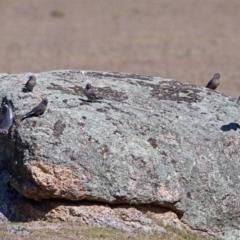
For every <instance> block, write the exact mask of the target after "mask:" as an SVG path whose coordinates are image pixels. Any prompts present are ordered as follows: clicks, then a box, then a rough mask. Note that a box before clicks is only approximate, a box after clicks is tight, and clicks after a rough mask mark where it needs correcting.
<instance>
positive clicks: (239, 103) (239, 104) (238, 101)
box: [237, 96, 240, 106]
mask: <svg viewBox="0 0 240 240" xmlns="http://www.w3.org/2000/svg"><path fill="white" fill-rule="evenodd" d="M237 104H238V106H240V96H239V97H238V100H237Z"/></svg>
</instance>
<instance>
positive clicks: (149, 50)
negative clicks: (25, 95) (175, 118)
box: [0, 0, 240, 97]
mask: <svg viewBox="0 0 240 240" xmlns="http://www.w3.org/2000/svg"><path fill="white" fill-rule="evenodd" d="M0 9H1V14H0V21H1V27H0V59H1V60H0V72H1V73H23V72H33V73H34V72H41V71H48V70H57V69H76V70H98V71H120V72H131V73H136V74H143V75H150V76H159V77H163V78H171V79H176V80H179V81H182V82H189V83H192V84H196V85H200V86H205V85H206V84H207V82H208V81H209V80H210V78H212V76H213V74H214V73H215V72H219V73H220V74H221V84H220V86H219V88H218V91H219V92H222V93H225V94H228V95H231V96H234V97H237V96H238V95H239V94H240V66H239V65H240V28H239V24H240V1H239V0H228V1H226V0H211V1H210V0H209V1H198V0H182V1H176V0H68V1H66V0H41V1H39V0H21V1H16V0H0Z"/></svg>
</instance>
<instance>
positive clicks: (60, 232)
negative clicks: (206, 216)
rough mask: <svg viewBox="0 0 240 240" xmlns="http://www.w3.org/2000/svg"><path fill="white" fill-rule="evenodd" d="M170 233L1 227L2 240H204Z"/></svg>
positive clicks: (42, 224) (171, 229) (71, 226)
mask: <svg viewBox="0 0 240 240" xmlns="http://www.w3.org/2000/svg"><path fill="white" fill-rule="evenodd" d="M166 229H167V231H168V233H167V234H166V235H164V236H162V237H161V236H159V235H155V234H137V233H135V234H132V233H124V232H120V231H116V230H112V229H106V228H101V227H100V228H87V227H83V226H78V225H77V224H71V223H69V224H67V223H46V222H31V223H12V224H2V225H0V239H2V240H7V239H17V240H18V239H19V240H20V239H21V240H38V239H39V240H40V239H41V240H42V239H49V240H55V239H56V240H66V239H71V240H98V239H109V240H120V239H121V240H129V239H131V240H159V239H162V240H185V239H186V240H203V239H204V238H201V237H198V236H196V235H195V234H192V233H188V232H186V231H182V230H179V229H176V228H174V227H170V226H168V227H166Z"/></svg>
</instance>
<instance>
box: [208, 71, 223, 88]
mask: <svg viewBox="0 0 240 240" xmlns="http://www.w3.org/2000/svg"><path fill="white" fill-rule="evenodd" d="M219 83H220V74H219V73H215V74H214V76H213V78H212V79H211V80H210V81H209V82H208V84H207V86H206V88H210V89H212V90H216V89H217V87H218V85H219Z"/></svg>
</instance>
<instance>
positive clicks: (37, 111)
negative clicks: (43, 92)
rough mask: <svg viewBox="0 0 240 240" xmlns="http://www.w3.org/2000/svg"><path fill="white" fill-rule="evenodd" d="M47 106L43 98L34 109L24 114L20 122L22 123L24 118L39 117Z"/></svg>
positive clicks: (46, 101)
mask: <svg viewBox="0 0 240 240" xmlns="http://www.w3.org/2000/svg"><path fill="white" fill-rule="evenodd" d="M47 104H48V100H47V98H43V99H42V101H41V102H40V103H39V104H38V105H37V106H36V107H34V108H33V109H32V110H31V111H30V112H28V113H26V114H25V115H24V116H23V117H22V119H21V121H23V120H24V119H25V118H30V117H39V116H40V115H42V114H43V113H44V112H45V110H46V109H47Z"/></svg>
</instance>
